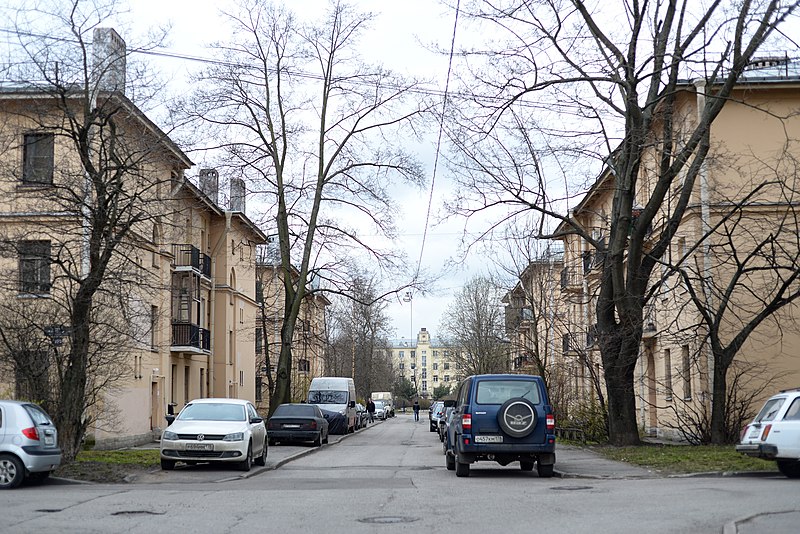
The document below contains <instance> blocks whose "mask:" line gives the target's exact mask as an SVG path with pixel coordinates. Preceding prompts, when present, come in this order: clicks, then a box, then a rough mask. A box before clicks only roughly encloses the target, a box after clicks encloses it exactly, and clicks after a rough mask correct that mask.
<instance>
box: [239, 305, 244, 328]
mask: <svg viewBox="0 0 800 534" xmlns="http://www.w3.org/2000/svg"><path fill="white" fill-rule="evenodd" d="M239 324H244V307H240V308H239Z"/></svg>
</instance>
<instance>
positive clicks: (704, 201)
mask: <svg viewBox="0 0 800 534" xmlns="http://www.w3.org/2000/svg"><path fill="white" fill-rule="evenodd" d="M693 83H694V86H695V88H696V89H697V122H698V124H699V123H700V121H701V120H702V117H703V109H704V108H705V105H706V80H705V79H703V78H698V79H696V80H695V81H694V82H693ZM707 135H709V137H710V135H711V133H710V132H709V133H708V134H707ZM699 178H700V220H701V228H702V234H701V235H702V237H703V238H704V239H703V247H702V251H703V272H704V273H705V278H704V279H703V296H704V298H705V304H706V307H707V308H710V307H711V305H712V300H711V298H712V293H711V278H710V275H709V274H708V273H710V272H711V256H710V246H709V239H708V234H709V233H710V231H711V224H710V222H709V221H710V219H711V214H710V208H709V200H708V166H707V164H706V162H705V161H703V164H702V166H701V167H700V171H699ZM706 359H707V361H708V391H709V393H710V395H709V398H711V399H713V398H714V351H713V350H712V349H711V344H710V343H707V344H706Z"/></svg>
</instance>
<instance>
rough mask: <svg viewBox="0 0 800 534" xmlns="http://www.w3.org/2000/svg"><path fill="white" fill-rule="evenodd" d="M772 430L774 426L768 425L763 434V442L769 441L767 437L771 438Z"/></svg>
mask: <svg viewBox="0 0 800 534" xmlns="http://www.w3.org/2000/svg"><path fill="white" fill-rule="evenodd" d="M770 430H772V425H767V426H765V427H764V431H763V432H762V433H761V441H767V436H769V431H770Z"/></svg>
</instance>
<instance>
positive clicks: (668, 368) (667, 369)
mask: <svg viewBox="0 0 800 534" xmlns="http://www.w3.org/2000/svg"><path fill="white" fill-rule="evenodd" d="M664 387H665V388H666V390H667V400H672V358H671V356H670V353H669V349H664Z"/></svg>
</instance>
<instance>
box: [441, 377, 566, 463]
mask: <svg viewBox="0 0 800 534" xmlns="http://www.w3.org/2000/svg"><path fill="white" fill-rule="evenodd" d="M445 439H446V444H445V447H446V452H445V458H446V462H447V469H449V470H451V471H452V470H455V472H456V476H459V477H467V476H469V465H470V464H471V463H473V462H477V461H481V460H490V461H495V462H497V463H499V464H500V465H508V464H510V463H511V462H519V465H520V468H521V469H522V470H523V471H531V470H533V464H534V462H536V470H537V472H538V473H539V477H541V478H548V477H552V476H553V466H554V465H555V463H556V436H555V417H554V416H553V407H552V406H550V400H549V398H548V397H547V391H546V389H545V385H544V380H542V377H540V376H534V375H506V374H502V375H501V374H498V375H474V376H470V377H468V378H466V379H464V381H462V382H461V384H459V387H458V392H457V394H456V405H455V408H454V410H453V416H452V421H451V422H450V425H449V427H448V429H447V436H446V438H445Z"/></svg>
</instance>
